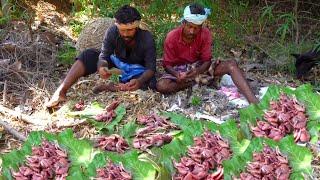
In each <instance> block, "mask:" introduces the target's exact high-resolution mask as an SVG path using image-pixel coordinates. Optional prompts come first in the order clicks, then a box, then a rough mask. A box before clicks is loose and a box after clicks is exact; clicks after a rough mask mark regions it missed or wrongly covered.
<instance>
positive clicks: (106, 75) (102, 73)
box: [98, 67, 112, 79]
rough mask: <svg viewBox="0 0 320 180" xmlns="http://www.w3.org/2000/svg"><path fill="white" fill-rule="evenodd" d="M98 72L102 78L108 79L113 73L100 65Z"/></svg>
mask: <svg viewBox="0 0 320 180" xmlns="http://www.w3.org/2000/svg"><path fill="white" fill-rule="evenodd" d="M98 72H99V74H100V77H101V78H102V79H108V78H109V77H110V76H111V75H112V74H111V73H110V72H108V71H107V69H106V67H99V69H98Z"/></svg>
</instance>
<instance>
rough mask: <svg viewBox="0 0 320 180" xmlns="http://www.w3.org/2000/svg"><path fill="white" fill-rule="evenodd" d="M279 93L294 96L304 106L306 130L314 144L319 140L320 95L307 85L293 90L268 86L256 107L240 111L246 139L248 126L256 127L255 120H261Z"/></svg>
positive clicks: (249, 134)
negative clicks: (306, 117)
mask: <svg viewBox="0 0 320 180" xmlns="http://www.w3.org/2000/svg"><path fill="white" fill-rule="evenodd" d="M281 93H285V94H287V95H289V96H294V97H296V98H297V100H298V101H299V102H300V103H302V104H304V106H305V107H306V110H307V114H308V115H309V118H308V121H307V129H308V131H309V132H310V134H311V138H312V139H311V142H313V143H315V142H316V141H317V140H318V139H319V134H318V133H317V131H318V130H319V125H318V124H319V123H320V111H319V109H320V95H318V94H316V93H314V91H313V87H312V86H311V85H309V84H307V85H302V86H300V87H298V88H297V89H295V90H292V89H290V88H287V87H278V86H270V87H269V89H268V91H267V93H266V95H265V96H264V98H263V99H262V100H261V102H260V103H259V104H258V105H251V106H249V107H248V108H245V109H241V110H240V111H239V112H240V118H241V127H242V129H243V130H244V132H245V134H246V137H247V138H250V137H251V136H252V135H251V132H250V131H249V129H250V128H249V126H250V125H256V119H261V120H262V116H263V114H264V112H265V111H266V110H267V109H268V108H269V102H270V101H271V100H277V99H278V97H279V96H280V94H281Z"/></svg>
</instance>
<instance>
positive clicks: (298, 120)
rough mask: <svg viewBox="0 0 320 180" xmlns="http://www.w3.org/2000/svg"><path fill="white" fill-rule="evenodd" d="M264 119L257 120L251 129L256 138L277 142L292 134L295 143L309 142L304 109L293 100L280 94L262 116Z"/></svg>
mask: <svg viewBox="0 0 320 180" xmlns="http://www.w3.org/2000/svg"><path fill="white" fill-rule="evenodd" d="M264 119H265V120H266V121H262V120H258V121H257V126H255V127H251V131H252V132H253V133H254V135H255V136H256V137H268V138H271V139H273V140H276V141H278V140H280V139H282V138H283V137H284V136H285V135H286V134H290V133H292V132H293V135H294V138H295V141H296V142H298V141H300V142H308V141H309V140H310V135H309V133H308V131H307V129H306V125H307V120H308V119H307V115H306V110H305V107H304V106H303V105H301V104H299V103H298V101H297V100H296V99H295V98H289V97H288V96H286V95H284V94H281V95H280V100H279V101H278V102H275V101H271V102H270V110H269V111H267V112H266V113H265V114H264Z"/></svg>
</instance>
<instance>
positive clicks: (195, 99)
mask: <svg viewBox="0 0 320 180" xmlns="http://www.w3.org/2000/svg"><path fill="white" fill-rule="evenodd" d="M201 103H202V100H201V98H200V97H199V96H192V97H191V105H193V106H199V105H201Z"/></svg>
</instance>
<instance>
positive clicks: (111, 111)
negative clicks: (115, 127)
mask: <svg viewBox="0 0 320 180" xmlns="http://www.w3.org/2000/svg"><path fill="white" fill-rule="evenodd" d="M119 104H120V102H119V101H114V102H112V103H111V104H110V105H109V106H108V107H106V108H105V110H104V111H103V112H102V113H100V114H97V115H96V117H95V119H96V121H99V122H106V123H108V122H110V121H112V119H113V118H115V117H116V116H117V114H116V112H115V109H116V108H117V107H118V106H119Z"/></svg>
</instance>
